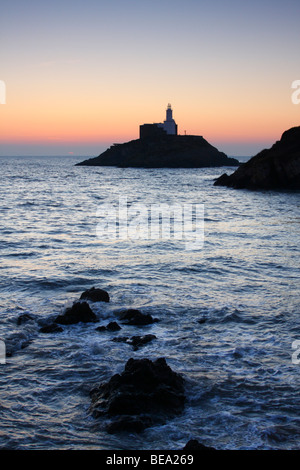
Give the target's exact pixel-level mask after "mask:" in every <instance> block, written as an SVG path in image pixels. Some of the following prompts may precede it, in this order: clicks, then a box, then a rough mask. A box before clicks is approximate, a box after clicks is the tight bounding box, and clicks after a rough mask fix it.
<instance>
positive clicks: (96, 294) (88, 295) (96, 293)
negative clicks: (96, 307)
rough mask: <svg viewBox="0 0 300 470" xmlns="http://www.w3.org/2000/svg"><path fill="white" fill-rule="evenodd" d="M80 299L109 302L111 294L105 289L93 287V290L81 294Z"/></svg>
mask: <svg viewBox="0 0 300 470" xmlns="http://www.w3.org/2000/svg"><path fill="white" fill-rule="evenodd" d="M80 299H81V300H91V301H92V302H109V294H108V293H107V292H106V291H105V290H103V289H99V288H96V287H91V289H88V290H86V291H84V292H83V293H82V294H81V296H80Z"/></svg>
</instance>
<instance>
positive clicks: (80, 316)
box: [54, 302, 97, 325]
mask: <svg viewBox="0 0 300 470" xmlns="http://www.w3.org/2000/svg"><path fill="white" fill-rule="evenodd" d="M96 321H97V316H96V315H95V313H94V312H93V311H92V309H91V307H90V306H89V304H88V303H87V302H75V303H74V304H73V305H72V307H69V308H67V309H66V311H65V312H64V313H63V314H62V315H58V316H57V317H56V318H55V320H54V322H55V323H59V324H61V325H71V324H74V323H80V322H83V323H88V322H96Z"/></svg>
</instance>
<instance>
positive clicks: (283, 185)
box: [214, 126, 300, 190]
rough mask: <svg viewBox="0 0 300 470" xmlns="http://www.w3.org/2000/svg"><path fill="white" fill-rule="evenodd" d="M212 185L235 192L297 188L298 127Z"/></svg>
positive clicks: (299, 183)
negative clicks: (240, 190)
mask: <svg viewBox="0 0 300 470" xmlns="http://www.w3.org/2000/svg"><path fill="white" fill-rule="evenodd" d="M214 184H215V185H216V186H228V187H232V188H236V189H243V188H245V189H288V190H295V189H300V126H299V127H292V128H291V129H289V130H287V131H285V132H284V133H283V134H282V136H281V139H280V140H279V141H277V142H276V143H275V144H274V145H273V146H272V147H271V148H270V149H265V150H262V151H261V152H259V153H258V154H257V155H256V156H255V157H252V158H251V159H250V160H249V161H248V162H246V163H244V164H242V165H240V167H239V168H238V169H237V170H236V171H235V172H234V173H233V174H232V175H227V174H226V173H224V174H223V175H222V176H220V178H218V179H217V180H216V181H215V183H214Z"/></svg>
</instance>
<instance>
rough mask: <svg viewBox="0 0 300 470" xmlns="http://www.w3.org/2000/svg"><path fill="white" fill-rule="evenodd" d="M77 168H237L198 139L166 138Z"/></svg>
mask: <svg viewBox="0 0 300 470" xmlns="http://www.w3.org/2000/svg"><path fill="white" fill-rule="evenodd" d="M79 165H86V166H117V167H122V168H124V167H140V168H203V167H220V166H238V165H239V162H238V160H236V159H235V158H230V157H227V156H226V155H225V153H223V152H220V151H219V150H217V149H216V148H215V147H213V146H212V145H211V144H209V143H208V142H207V141H206V140H205V139H204V138H203V137H201V136H194V135H167V134H166V135H160V136H149V137H145V138H142V139H136V140H132V141H130V142H125V143H123V144H115V145H112V146H111V147H110V148H109V149H107V150H106V151H105V152H103V153H102V154H101V155H99V156H98V157H95V158H90V159H89V160H85V161H83V162H80V163H77V166H79Z"/></svg>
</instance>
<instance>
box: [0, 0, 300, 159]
mask: <svg viewBox="0 0 300 470" xmlns="http://www.w3.org/2000/svg"><path fill="white" fill-rule="evenodd" d="M0 10H1V13H0V80H2V81H4V82H5V84H6V104H3V105H0V155H68V154H71V153H73V154H74V155H80V156H82V155H83V156H96V155H98V154H99V153H100V152H101V151H103V150H104V149H105V148H106V147H107V146H108V145H111V144H112V143H114V142H124V141H127V140H131V139H136V138H138V133H139V125H140V124H143V123H151V122H162V121H163V120H164V119H165V110H166V107H167V104H168V103H169V102H170V103H171V104H172V108H173V117H174V118H175V120H176V122H177V124H178V132H179V133H181V134H184V132H185V131H186V133H187V134H198V135H203V136H204V137H205V138H206V139H207V140H208V141H209V142H210V143H211V144H212V145H215V146H216V147H217V148H218V149H219V150H222V151H224V152H225V153H227V154H228V155H240V156H241V155H249V156H252V155H254V154H256V153H257V152H258V151H259V150H261V149H262V148H266V147H270V146H271V145H272V144H273V143H274V142H275V141H276V140H278V139H279V138H280V136H281V134H282V132H284V131H285V130H286V129H288V128H290V127H293V126H295V125H300V104H299V105H295V104H293V103H292V100H291V95H292V92H293V90H292V89H291V84H292V82H293V81H294V80H297V79H300V60H299V55H300V27H299V18H300V2H299V0H292V1H291V0H285V1H284V0H283V1H278V0H252V1H251V2H248V3H246V2H241V1H240V0H210V1H201V0H184V1H183V0H180V1H179V0H151V1H149V0H147V1H144V0H138V1H137V0H126V1H125V0H107V1H104V0H84V1H83V0H52V1H51V2H46V1H44V0H0Z"/></svg>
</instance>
